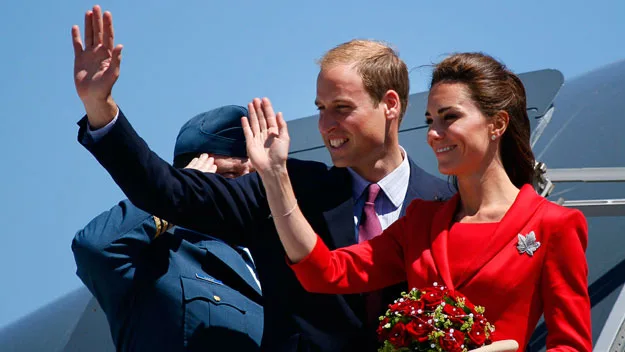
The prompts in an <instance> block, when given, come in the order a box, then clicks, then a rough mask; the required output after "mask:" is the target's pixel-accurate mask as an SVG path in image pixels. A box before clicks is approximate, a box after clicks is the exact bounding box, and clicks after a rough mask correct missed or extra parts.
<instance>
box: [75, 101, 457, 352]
mask: <svg viewBox="0 0 625 352" xmlns="http://www.w3.org/2000/svg"><path fill="white" fill-rule="evenodd" d="M86 123H87V121H86V118H83V120H81V122H79V125H80V126H81V129H80V132H79V136H78V138H79V141H80V142H81V143H82V144H83V145H84V146H85V147H86V148H87V149H88V150H89V151H90V152H91V153H92V154H93V155H94V156H95V157H96V158H97V159H98V161H99V162H100V163H101V164H102V165H103V166H104V167H105V168H106V169H107V170H108V172H109V173H110V174H111V176H112V177H113V179H114V180H115V182H116V183H117V184H118V185H119V186H120V187H121V189H122V190H123V191H124V192H125V193H126V195H127V196H128V197H129V198H130V199H131V200H132V201H133V203H135V204H136V205H137V206H139V207H141V208H143V209H145V210H147V211H149V212H150V213H152V214H155V215H158V216H160V217H163V218H166V219H169V220H170V221H172V222H174V223H176V224H180V225H182V226H185V227H188V228H192V229H195V230H198V231H201V232H206V233H210V234H213V235H214V236H218V237H220V238H223V239H224V240H227V241H230V242H232V243H236V244H244V245H245V246H247V247H249V248H250V251H251V252H252V255H253V257H254V260H255V261H256V263H257V270H258V275H259V279H260V282H261V285H262V287H263V295H264V298H265V306H264V307H265V332H264V334H263V341H262V345H261V346H262V349H263V350H267V351H332V352H336V351H365V350H375V346H376V345H377V344H376V343H375V341H374V340H373V337H372V336H370V335H369V337H367V336H368V334H367V332H366V331H365V329H364V327H363V323H362V320H363V319H364V318H365V310H364V300H363V298H362V296H361V295H323V294H312V293H309V292H306V291H305V290H304V289H303V288H302V286H301V285H300V283H299V282H298V281H297V279H296V278H295V276H294V274H293V272H292V271H291V269H290V268H289V267H288V265H287V264H286V261H285V253H284V250H283V247H282V244H281V243H280V240H279V238H278V235H277V233H276V229H275V226H274V224H273V220H272V219H271V217H270V216H269V215H270V212H269V207H268V204H267V201H266V197H265V190H264V188H263V185H262V183H261V179H260V177H259V176H258V175H257V174H256V173H252V174H248V175H245V176H243V177H239V178H236V179H225V178H223V177H220V176H219V175H215V174H203V173H201V172H199V171H196V170H178V169H175V168H173V167H171V166H170V165H169V164H168V163H167V162H165V161H163V160H161V159H160V158H159V157H158V156H157V155H156V154H154V153H153V152H151V151H150V149H149V148H148V146H147V145H146V143H145V142H144V141H143V140H142V139H141V138H139V136H138V135H137V134H136V132H135V131H134V130H133V129H132V127H131V126H130V123H129V122H128V120H127V119H126V118H125V117H124V115H123V113H121V111H120V115H119V118H118V121H117V123H116V124H115V125H114V126H113V128H112V129H111V130H110V131H109V132H108V133H107V135H106V136H105V137H104V138H102V139H101V140H100V141H98V142H97V143H94V142H93V141H92V140H90V138H89V135H87V134H86V133H85V132H86ZM288 170H289V175H290V178H291V181H292V183H293V187H294V190H295V195H296V197H297V199H298V202H299V205H300V208H301V210H302V212H303V213H304V215H305V216H306V218H307V220H308V221H309V222H310V224H311V225H312V227H313V229H314V230H315V231H316V232H317V233H318V234H319V235H320V236H321V238H323V240H324V241H325V243H327V244H328V246H329V247H330V248H338V247H344V246H347V245H351V244H354V243H355V241H356V236H355V226H354V218H353V216H354V214H353V206H354V200H353V199H352V194H351V182H352V180H351V176H350V175H349V172H348V171H347V170H346V169H344V168H336V167H334V168H330V169H328V168H327V166H326V165H325V164H323V163H318V162H312V161H301V160H295V159H291V160H289V162H288ZM451 193H452V192H451V187H450V186H449V185H448V184H447V183H446V182H444V181H442V180H440V179H438V178H436V177H434V176H432V175H429V174H427V173H426V172H424V171H423V170H422V169H420V168H419V167H418V166H417V165H416V164H415V163H414V162H412V161H410V184H409V186H408V191H407V193H406V199H405V202H404V206H403V208H402V213H403V212H404V211H405V208H406V206H407V205H408V204H409V203H410V201H411V200H412V199H414V198H422V199H434V198H447V197H449V196H450V195H451ZM404 287H405V286H404ZM398 294H399V291H398V289H397V288H395V289H389V291H388V293H387V295H386V297H387V299H388V300H387V302H390V300H391V299H392V298H394V297H396V296H397V295H398Z"/></svg>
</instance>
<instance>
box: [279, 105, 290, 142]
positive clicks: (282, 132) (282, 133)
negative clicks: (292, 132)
mask: <svg viewBox="0 0 625 352" xmlns="http://www.w3.org/2000/svg"><path fill="white" fill-rule="evenodd" d="M276 122H277V124H278V136H279V137H280V139H285V140H289V130H288V128H287V127H286V121H285V120H284V117H283V116H282V113H281V112H279V113H278V114H277V115H276Z"/></svg>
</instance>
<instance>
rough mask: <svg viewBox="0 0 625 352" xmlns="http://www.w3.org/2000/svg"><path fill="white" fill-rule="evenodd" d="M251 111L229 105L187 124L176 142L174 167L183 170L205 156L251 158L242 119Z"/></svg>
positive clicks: (196, 117) (197, 117)
mask: <svg viewBox="0 0 625 352" xmlns="http://www.w3.org/2000/svg"><path fill="white" fill-rule="evenodd" d="M243 116H247V109H246V108H244V107H242V106H238V105H226V106H222V107H219V108H216V109H213V110H210V111H207V112H203V113H201V114H199V115H197V116H195V117H193V118H191V119H190V120H189V121H187V122H186V123H185V124H184V125H183V126H182V128H180V132H179V133H178V138H176V146H175V147H174V167H177V168H182V167H185V166H187V164H188V163H189V162H190V161H191V160H192V159H193V158H195V157H196V156H197V155H198V154H201V153H211V154H218V155H225V156H232V157H239V158H247V150H246V147H245V135H244V134H243V128H242V127H241V117H243Z"/></svg>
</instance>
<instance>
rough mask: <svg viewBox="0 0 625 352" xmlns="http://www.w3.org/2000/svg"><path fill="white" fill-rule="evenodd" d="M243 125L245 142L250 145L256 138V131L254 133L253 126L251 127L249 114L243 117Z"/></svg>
mask: <svg viewBox="0 0 625 352" xmlns="http://www.w3.org/2000/svg"><path fill="white" fill-rule="evenodd" d="M241 127H243V135H244V136H245V143H246V144H247V145H249V144H250V143H251V142H252V139H254V133H252V128H251V127H250V122H249V120H248V119H247V116H243V117H241Z"/></svg>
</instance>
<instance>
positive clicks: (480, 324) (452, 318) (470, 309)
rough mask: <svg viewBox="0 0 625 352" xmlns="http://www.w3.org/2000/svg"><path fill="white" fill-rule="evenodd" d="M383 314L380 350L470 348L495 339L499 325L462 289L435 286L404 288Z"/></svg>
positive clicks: (457, 351) (453, 351)
mask: <svg viewBox="0 0 625 352" xmlns="http://www.w3.org/2000/svg"><path fill="white" fill-rule="evenodd" d="M388 308H389V309H388V310H387V311H386V314H385V315H383V316H381V317H380V326H379V327H378V329H377V333H378V338H379V339H380V341H383V343H384V344H383V345H382V347H380V348H379V349H378V352H395V351H398V352H399V351H428V352H429V351H432V352H440V351H447V352H466V351H469V350H472V349H475V348H478V347H482V346H484V345H488V344H490V343H491V339H492V335H493V333H494V331H495V326H493V325H492V324H490V323H489V322H488V321H487V320H486V318H484V315H483V314H484V308H483V307H480V306H474V305H473V304H472V303H471V302H469V300H468V299H467V298H466V297H465V296H463V295H462V294H460V293H458V292H452V291H449V290H448V289H447V288H446V287H445V286H440V285H438V284H437V283H434V286H433V287H428V288H424V289H421V290H418V289H416V288H413V289H412V290H411V291H410V292H408V293H406V292H402V293H401V297H400V298H399V299H397V300H396V301H395V302H394V303H393V304H389V306H388Z"/></svg>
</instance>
